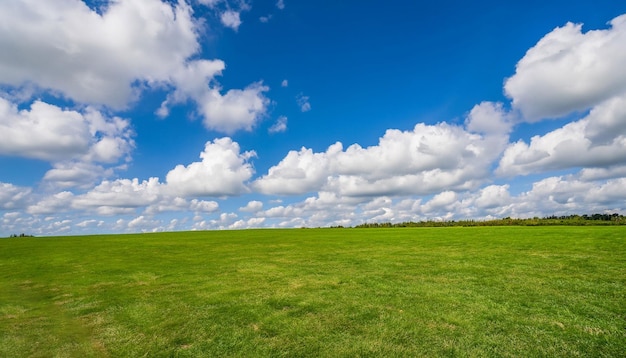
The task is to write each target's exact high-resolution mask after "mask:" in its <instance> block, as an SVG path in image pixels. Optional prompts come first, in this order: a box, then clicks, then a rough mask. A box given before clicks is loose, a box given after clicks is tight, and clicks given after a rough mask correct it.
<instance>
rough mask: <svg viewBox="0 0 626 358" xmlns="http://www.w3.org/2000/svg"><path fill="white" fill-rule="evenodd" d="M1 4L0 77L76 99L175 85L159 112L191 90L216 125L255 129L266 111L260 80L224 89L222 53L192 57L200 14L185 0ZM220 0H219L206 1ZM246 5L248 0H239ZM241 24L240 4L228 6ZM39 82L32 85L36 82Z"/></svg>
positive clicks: (130, 97)
mask: <svg viewBox="0 0 626 358" xmlns="http://www.w3.org/2000/svg"><path fill="white" fill-rule="evenodd" d="M7 1H8V3H7V4H4V5H3V6H5V7H6V8H7V9H10V11H3V12H2V13H0V23H2V24H4V25H5V26H3V27H1V28H0V48H2V49H3V51H2V52H0V84H7V85H9V86H13V89H12V90H11V92H16V91H17V90H16V88H17V89H19V88H21V87H24V88H30V87H32V86H33V84H34V85H35V86H36V87H38V88H40V89H42V90H47V91H50V92H51V93H52V94H53V95H59V96H64V97H68V98H71V99H73V100H74V101H75V102H77V103H84V104H95V105H105V106H108V107H110V108H114V109H123V108H126V107H128V105H129V104H130V103H132V102H133V101H134V100H135V99H136V98H137V97H138V96H139V95H140V94H141V92H142V91H143V90H146V89H163V88H166V89H168V90H172V91H173V92H172V93H170V94H169V95H168V96H167V100H166V101H164V102H163V104H162V105H161V108H159V109H158V110H157V114H158V115H159V116H161V117H165V116H167V115H168V113H169V106H170V105H172V104H177V103H182V102H185V101H186V100H188V99H192V100H193V101H194V102H195V104H196V105H197V107H198V109H199V113H200V114H201V115H202V116H203V117H204V124H205V126H206V127H207V128H209V129H214V130H218V131H223V132H225V133H232V132H234V131H237V130H240V129H245V130H250V129H251V128H252V127H253V125H254V124H255V122H256V121H257V120H258V119H259V118H261V117H262V116H263V115H264V114H265V111H266V108H267V105H268V103H269V100H268V99H267V98H265V97H264V95H263V93H264V92H266V91H268V90H269V88H267V87H266V86H263V85H261V84H260V83H253V84H251V85H249V86H248V87H247V88H245V89H243V90H241V89H230V90H228V91H226V93H225V94H222V88H221V87H220V86H219V84H218V83H217V82H216V81H215V76H217V75H220V74H221V71H222V70H223V69H224V68H225V65H224V63H223V61H221V60H204V59H191V58H193V57H194V56H195V55H197V54H198V52H199V51H200V44H199V43H198V36H199V26H201V25H200V24H201V21H198V20H196V19H194V18H193V10H192V8H191V6H189V5H188V4H187V3H186V2H185V1H182V0H181V1H179V2H177V3H176V4H174V5H172V4H169V3H167V2H162V1H160V0H145V1H134V0H119V1H113V2H111V3H109V4H108V6H107V7H106V8H104V10H103V12H102V14H98V13H97V12H95V11H94V10H91V9H90V8H88V7H87V6H86V5H85V4H84V3H83V2H82V1H79V0H50V1H46V2H45V4H40V3H39V2H36V1H33V0H7ZM204 3H205V5H209V6H214V5H216V4H217V2H215V1H204ZM239 8H240V9H241V10H246V9H248V8H249V6H248V5H247V4H246V3H245V2H241V3H240V4H239ZM222 20H223V21H224V22H225V24H226V25H227V26H230V27H232V28H235V29H236V28H237V27H238V26H239V24H240V23H241V21H240V20H239V12H236V11H234V10H227V11H226V12H224V13H223V14H222ZM31 92H33V91H31ZM116 145H119V143H114V142H112V141H111V140H110V139H106V140H104V141H103V142H102V143H100V144H99V146H98V147H97V148H96V149H98V152H97V153H94V154H95V155H100V156H102V159H103V160H104V159H106V155H113V154H114V153H111V151H114V149H115V147H116Z"/></svg>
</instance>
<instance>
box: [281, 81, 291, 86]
mask: <svg viewBox="0 0 626 358" xmlns="http://www.w3.org/2000/svg"><path fill="white" fill-rule="evenodd" d="M280 86H281V87H289V81H287V80H283V81H282V82H281V83H280Z"/></svg>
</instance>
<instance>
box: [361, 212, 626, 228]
mask: <svg viewBox="0 0 626 358" xmlns="http://www.w3.org/2000/svg"><path fill="white" fill-rule="evenodd" d="M556 225H571V226H590V225H626V216H624V215H620V214H617V213H614V214H592V215H587V214H585V215H565V216H556V215H551V216H546V217H543V218H539V217H534V218H526V219H515V218H511V217H505V218H502V219H492V220H458V221H455V220H447V221H434V220H427V221H418V222H414V221H406V222H401V223H390V222H384V223H363V224H360V225H357V226H355V228H393V227H451V226H556Z"/></svg>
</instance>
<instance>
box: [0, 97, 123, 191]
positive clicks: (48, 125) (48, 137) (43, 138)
mask: <svg viewBox="0 0 626 358" xmlns="http://www.w3.org/2000/svg"><path fill="white" fill-rule="evenodd" d="M133 135H134V133H133V130H132V128H131V125H130V122H129V121H128V120H126V119H122V118H119V117H109V116H106V115H104V114H102V113H101V112H99V111H97V110H95V109H93V108H90V107H88V108H86V109H85V110H83V111H81V112H78V111H74V110H68V109H62V108H60V107H57V106H54V105H51V104H47V103H45V102H41V101H35V102H33V103H32V104H31V105H30V108H29V109H23V110H18V106H17V104H15V103H12V102H9V101H7V100H6V99H3V98H1V97H0V155H4V156H14V157H23V158H33V159H40V160H45V161H49V162H51V163H52V166H53V168H52V169H50V170H49V171H48V172H47V173H46V174H45V176H44V180H45V181H47V182H50V183H54V185H56V186H59V187H65V188H67V187H74V186H85V185H91V184H93V183H94V182H96V181H97V180H98V179H100V178H102V177H104V176H108V175H111V174H112V168H111V166H112V165H113V166H115V165H118V164H119V163H120V161H123V162H126V161H129V160H130V153H131V151H132V149H133V148H134V146H135V143H134V140H133Z"/></svg>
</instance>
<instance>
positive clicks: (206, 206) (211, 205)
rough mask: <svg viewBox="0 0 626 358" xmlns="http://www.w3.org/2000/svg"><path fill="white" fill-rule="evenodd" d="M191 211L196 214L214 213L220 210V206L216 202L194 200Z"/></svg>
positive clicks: (190, 207)
mask: <svg viewBox="0 0 626 358" xmlns="http://www.w3.org/2000/svg"><path fill="white" fill-rule="evenodd" d="M189 209H190V210H193V211H195V212H203V213H212V212H215V211H217V210H218V209H219V204H218V203H216V202H215V201H208V200H198V199H193V200H192V201H191V203H190V205H189Z"/></svg>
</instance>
